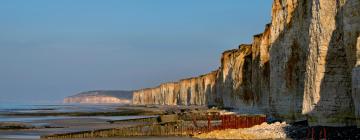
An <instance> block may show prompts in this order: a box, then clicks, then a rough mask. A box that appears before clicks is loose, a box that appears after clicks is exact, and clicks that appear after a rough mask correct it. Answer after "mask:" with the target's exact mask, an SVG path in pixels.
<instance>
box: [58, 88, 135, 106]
mask: <svg viewBox="0 0 360 140" xmlns="http://www.w3.org/2000/svg"><path fill="white" fill-rule="evenodd" d="M132 94H133V93H132V91H110V90H108V91H104V90H103V91H101V90H98V91H88V92H82V93H79V94H76V95H74V96H70V97H66V98H65V99H64V101H63V102H64V103H81V104H130V103H131V101H132Z"/></svg>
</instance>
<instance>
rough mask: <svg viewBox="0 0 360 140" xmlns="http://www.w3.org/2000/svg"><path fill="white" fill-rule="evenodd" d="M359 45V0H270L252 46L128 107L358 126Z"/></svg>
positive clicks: (143, 92) (139, 94)
mask: <svg viewBox="0 0 360 140" xmlns="http://www.w3.org/2000/svg"><path fill="white" fill-rule="evenodd" d="M359 40H360V1H359V0H274V4H273V7H272V21H271V24H268V25H267V26H266V28H265V31H264V32H263V33H262V34H259V35H255V36H254V41H253V43H252V44H251V45H241V46H240V47H239V49H234V50H230V51H226V52H224V53H223V55H222V58H221V67H220V68H219V69H218V70H216V71H215V72H213V73H211V74H207V75H206V76H205V77H195V78H190V79H185V80H181V81H179V82H176V83H173V84H170V85H167V86H164V87H163V88H161V89H162V90H159V91H157V90H156V89H157V88H155V89H147V90H139V91H137V92H136V94H137V96H136V98H134V99H133V100H134V104H167V105H216V106H224V107H229V108H235V109H237V110H238V111H239V112H242V113H265V114H267V115H269V116H273V117H275V118H279V119H284V120H286V121H288V122H289V121H290V122H292V121H301V120H308V122H309V124H310V125H322V126H352V125H356V124H357V125H358V126H360V119H359V118H360V92H359V91H360V88H359V86H360V78H359V77H360V70H359V69H360V68H359V67H360V43H359V42H360V41H359ZM165 85H166V84H165ZM160 87H161V86H160ZM209 89H210V90H209ZM150 91H151V92H150ZM160 91H161V92H160ZM160 93H161V94H160ZM150 95H151V96H150ZM144 98H145V99H144Z"/></svg>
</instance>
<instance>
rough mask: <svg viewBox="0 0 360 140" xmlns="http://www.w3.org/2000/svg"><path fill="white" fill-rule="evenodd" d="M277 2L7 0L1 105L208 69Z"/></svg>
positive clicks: (131, 86) (1, 5)
mask: <svg viewBox="0 0 360 140" xmlns="http://www.w3.org/2000/svg"><path fill="white" fill-rule="evenodd" d="M271 3H272V0H241V1H239V0H227V1H224V0H197V1H194V0H181V1H168V0H154V1H148V0H136V1H134V0H121V1H117V0H107V1H101V0H77V1H73V0H57V1H47V0H33V1H25V0H23V1H21V0H18V1H15V0H2V1H0V19H1V21H2V22H0V31H1V32H0V69H1V72H0V90H1V93H0V103H39V104H41V103H47V104H49V103H54V102H60V101H61V100H62V99H63V97H66V96H70V95H74V94H76V93H78V92H83V91H90V90H135V89H139V88H146V87H153V86H156V85H159V84H160V83H162V82H168V81H177V80H179V79H183V78H186V77H194V76H198V75H201V74H205V73H208V72H210V71H212V70H215V69H217V68H218V67H219V66H220V55H221V53H222V52H223V51H225V50H229V49H233V48H237V47H238V45H239V44H242V43H251V42H252V37H253V35H255V34H258V33H261V32H262V31H263V30H264V28H265V25H266V24H267V23H269V22H270V18H271Z"/></svg>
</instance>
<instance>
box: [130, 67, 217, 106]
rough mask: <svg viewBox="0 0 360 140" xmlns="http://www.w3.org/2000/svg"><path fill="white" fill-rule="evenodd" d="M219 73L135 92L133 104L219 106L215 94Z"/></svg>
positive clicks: (215, 72)
mask: <svg viewBox="0 0 360 140" xmlns="http://www.w3.org/2000/svg"><path fill="white" fill-rule="evenodd" d="M216 75H217V71H214V72H211V73H209V74H206V75H202V76H199V77H194V78H189V79H183V80H180V81H178V82H173V83H164V84H161V85H160V86H158V87H155V88H148V89H141V90H137V91H135V92H134V98H133V104H140V105H146V104H158V105H219V103H218V101H217V100H218V99H217V98H218V97H217V95H216V93H215V80H216Z"/></svg>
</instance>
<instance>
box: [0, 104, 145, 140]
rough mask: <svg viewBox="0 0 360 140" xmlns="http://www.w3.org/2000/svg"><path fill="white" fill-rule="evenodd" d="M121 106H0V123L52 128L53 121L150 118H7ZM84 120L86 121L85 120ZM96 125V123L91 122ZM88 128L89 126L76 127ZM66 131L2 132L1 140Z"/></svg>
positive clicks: (27, 137) (94, 110)
mask: <svg viewBox="0 0 360 140" xmlns="http://www.w3.org/2000/svg"><path fill="white" fill-rule="evenodd" d="M119 106H120V105H79V104H71V105H64V104H57V105H26V104H25V105H24V104H0V123H4V122H20V123H26V124H31V125H32V126H48V125H50V126H52V124H51V120H57V121H58V120H60V121H66V120H74V119H75V120H84V119H89V118H90V120H92V119H96V120H98V121H96V123H107V122H106V121H108V120H126V119H134V118H146V117H150V116H79V117H77V116H7V115H4V114H6V113H44V112H46V113H56V112H113V111H116V110H117V107H119ZM83 118H84V119H83ZM89 123H94V122H91V121H90V122H89ZM77 127H88V126H76V128H77ZM67 129H68V128H64V129H61V128H60V129H56V128H55V129H51V130H50V129H49V130H47V129H46V130H29V131H7V130H0V140H2V139H14V138H15V139H39V138H40V135H43V134H47V133H58V132H62V131H66V130H67ZM73 129H74V128H73Z"/></svg>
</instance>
